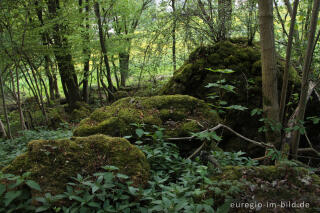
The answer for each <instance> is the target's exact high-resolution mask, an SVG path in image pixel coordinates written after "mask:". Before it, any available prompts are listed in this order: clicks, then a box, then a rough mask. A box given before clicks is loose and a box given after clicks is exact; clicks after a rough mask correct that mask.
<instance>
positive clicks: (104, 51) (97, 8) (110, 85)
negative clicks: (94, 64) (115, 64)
mask: <svg viewBox="0 0 320 213" xmlns="http://www.w3.org/2000/svg"><path fill="white" fill-rule="evenodd" d="M94 12H95V15H96V18H97V22H98V28H99V39H100V46H101V51H102V54H103V60H104V63H105V66H106V70H107V81H108V88H109V90H110V91H111V92H114V91H116V88H115V87H114V86H113V83H112V79H111V69H110V65H109V59H108V55H107V48H106V44H105V39H104V36H103V28H102V22H101V15H100V5H99V3H98V2H95V3H94ZM111 97H112V94H109V99H110V98H111Z"/></svg>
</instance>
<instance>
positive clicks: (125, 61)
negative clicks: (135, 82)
mask: <svg viewBox="0 0 320 213" xmlns="http://www.w3.org/2000/svg"><path fill="white" fill-rule="evenodd" d="M129 60H130V55H129V53H119V64H120V78H121V79H120V81H121V82H120V85H121V86H122V87H125V86H126V81H127V78H128V74H129Z"/></svg>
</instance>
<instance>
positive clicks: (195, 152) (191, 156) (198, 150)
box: [187, 142, 206, 159]
mask: <svg viewBox="0 0 320 213" xmlns="http://www.w3.org/2000/svg"><path fill="white" fill-rule="evenodd" d="M205 143H206V142H203V143H202V144H201V146H199V148H198V149H196V151H194V153H193V154H192V155H190V156H189V157H188V158H187V159H191V158H193V156H195V155H196V154H198V152H200V151H201V149H202V148H203V147H204V144H205Z"/></svg>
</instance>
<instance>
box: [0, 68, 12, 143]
mask: <svg viewBox="0 0 320 213" xmlns="http://www.w3.org/2000/svg"><path fill="white" fill-rule="evenodd" d="M3 74H4V72H3V71H2V72H1V70H0V87H1V96H2V105H3V111H4V116H5V119H6V123H7V129H8V132H7V135H8V138H10V139H11V140H12V134H11V128H10V121H9V117H8V111H7V105H6V98H5V95H4V89H3V80H2V75H3Z"/></svg>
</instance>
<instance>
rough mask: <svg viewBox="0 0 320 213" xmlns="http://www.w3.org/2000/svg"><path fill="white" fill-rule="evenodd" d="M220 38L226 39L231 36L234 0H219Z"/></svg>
mask: <svg viewBox="0 0 320 213" xmlns="http://www.w3.org/2000/svg"><path fill="white" fill-rule="evenodd" d="M218 17H219V18H218V20H219V21H218V24H219V32H218V40H226V39H228V38H229V37H230V30H231V24H232V0H218Z"/></svg>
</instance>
